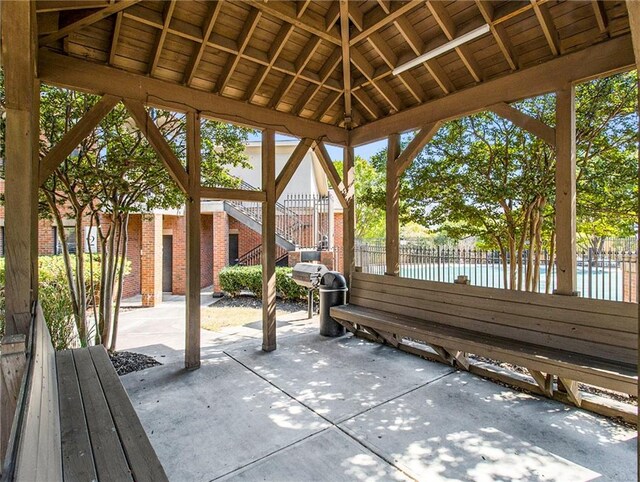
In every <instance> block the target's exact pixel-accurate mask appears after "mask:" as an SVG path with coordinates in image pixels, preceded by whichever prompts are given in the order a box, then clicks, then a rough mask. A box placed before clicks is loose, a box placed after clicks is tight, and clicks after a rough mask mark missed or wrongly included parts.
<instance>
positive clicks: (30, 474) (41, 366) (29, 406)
mask: <svg viewBox="0 0 640 482" xmlns="http://www.w3.org/2000/svg"><path fill="white" fill-rule="evenodd" d="M30 338H31V342H30V347H29V348H28V355H27V356H28V358H27V360H28V361H27V368H26V370H25V380H24V383H23V389H22V390H21V393H20V398H19V399H18V407H17V410H16V412H17V413H16V417H15V418H14V422H13V423H14V428H13V436H12V440H11V441H10V446H9V448H8V450H7V461H8V462H7V463H5V471H4V473H3V474H2V475H3V480H17V481H21V480H24V481H28V480H47V481H61V480H62V456H61V445H60V410H59V401H58V383H57V376H56V360H55V350H54V348H53V345H52V343H51V336H50V335H49V329H48V328H47V324H46V323H45V319H44V315H43V313H42V308H41V307H40V304H39V303H38V304H37V305H36V312H35V315H34V317H33V320H32V324H31V334H30ZM10 458H11V459H12V460H11V459H10ZM7 469H9V470H7ZM7 472H10V473H7Z"/></svg>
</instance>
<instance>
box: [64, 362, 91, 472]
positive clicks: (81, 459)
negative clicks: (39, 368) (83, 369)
mask: <svg viewBox="0 0 640 482" xmlns="http://www.w3.org/2000/svg"><path fill="white" fill-rule="evenodd" d="M56 367H57V372H58V393H59V397H60V430H61V435H60V436H61V439H62V472H63V476H64V478H65V479H66V480H87V481H91V480H98V476H97V474H96V468H95V464H94V462H93V453H92V450H91V441H90V440H89V429H88V428H87V421H86V418H85V416H84V407H83V405H82V394H81V393H80V385H79V384H78V374H77V372H76V366H75V363H74V361H73V353H72V352H71V350H65V351H61V352H58V353H57V354H56Z"/></svg>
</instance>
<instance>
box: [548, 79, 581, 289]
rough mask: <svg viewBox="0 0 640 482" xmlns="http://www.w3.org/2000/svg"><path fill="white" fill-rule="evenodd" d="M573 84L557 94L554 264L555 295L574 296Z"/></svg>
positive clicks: (574, 175) (575, 281)
mask: <svg viewBox="0 0 640 482" xmlns="http://www.w3.org/2000/svg"><path fill="white" fill-rule="evenodd" d="M575 111H576V109H575V87H574V86H573V85H568V86H567V87H566V88H565V89H563V90H560V91H558V92H557V93H556V247H557V255H556V265H557V269H558V272H557V276H558V278H557V279H558V285H557V287H556V290H555V291H554V293H555V294H559V295H568V296H575V295H577V291H576V289H577V284H578V280H577V272H576V115H575Z"/></svg>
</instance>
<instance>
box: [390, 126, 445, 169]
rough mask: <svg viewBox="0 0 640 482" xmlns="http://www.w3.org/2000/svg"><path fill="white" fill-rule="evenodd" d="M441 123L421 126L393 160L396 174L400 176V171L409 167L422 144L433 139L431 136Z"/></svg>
mask: <svg viewBox="0 0 640 482" xmlns="http://www.w3.org/2000/svg"><path fill="white" fill-rule="evenodd" d="M441 125H442V123H441V122H434V123H433V124H429V125H428V126H425V127H423V128H422V129H420V131H419V132H418V133H416V135H415V136H414V137H413V139H412V140H411V142H410V143H409V145H408V146H407V147H405V148H404V150H403V151H402V153H401V154H400V155H399V156H398V158H397V159H396V160H395V166H396V175H397V176H401V175H402V173H403V172H404V171H406V170H407V169H408V168H409V166H410V165H411V163H412V162H413V160H414V159H415V158H416V156H417V155H418V154H420V152H421V151H422V149H424V146H426V145H427V144H428V143H429V141H431V139H433V136H435V135H436V133H437V132H438V129H440V126H441Z"/></svg>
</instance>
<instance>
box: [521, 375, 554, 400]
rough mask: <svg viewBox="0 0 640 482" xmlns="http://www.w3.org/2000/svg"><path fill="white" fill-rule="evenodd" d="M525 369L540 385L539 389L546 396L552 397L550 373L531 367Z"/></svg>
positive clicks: (551, 376) (551, 377)
mask: <svg viewBox="0 0 640 482" xmlns="http://www.w3.org/2000/svg"><path fill="white" fill-rule="evenodd" d="M527 370H529V373H531V376H532V377H533V379H534V380H535V381H536V383H537V384H538V386H539V387H540V390H542V392H543V393H544V394H545V395H546V396H547V397H552V398H553V375H551V374H550V373H542V372H539V371H538V370H533V369H531V368H527Z"/></svg>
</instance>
